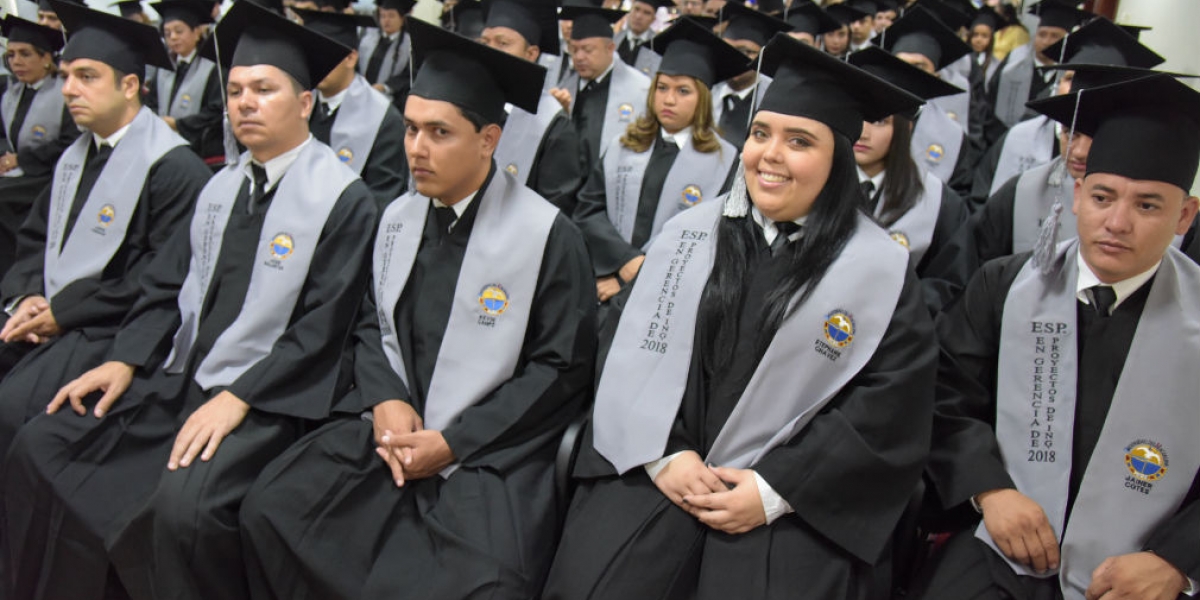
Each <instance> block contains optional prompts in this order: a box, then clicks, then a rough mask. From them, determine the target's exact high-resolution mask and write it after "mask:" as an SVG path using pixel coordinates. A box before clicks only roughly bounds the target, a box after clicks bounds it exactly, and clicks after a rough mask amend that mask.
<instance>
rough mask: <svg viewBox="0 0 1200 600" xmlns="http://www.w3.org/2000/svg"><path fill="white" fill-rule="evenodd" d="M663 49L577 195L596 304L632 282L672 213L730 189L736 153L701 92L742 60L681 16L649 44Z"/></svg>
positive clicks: (738, 69) (742, 66)
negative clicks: (639, 97)
mask: <svg viewBox="0 0 1200 600" xmlns="http://www.w3.org/2000/svg"><path fill="white" fill-rule="evenodd" d="M652 44H653V46H654V48H656V49H658V50H660V51H661V52H662V53H663V59H662V62H661V63H659V66H658V72H657V73H656V74H655V76H654V85H653V87H652V88H651V90H650V93H649V94H648V95H647V97H646V112H645V113H644V114H642V115H641V116H640V117H638V119H637V121H636V122H634V123H632V124H630V125H629V127H628V129H626V131H625V135H623V136H621V137H620V138H618V139H614V140H613V141H612V142H611V143H610V144H609V145H608V147H607V148H606V149H605V151H604V152H603V154H602V156H601V158H600V161H599V162H598V163H597V164H596V167H595V168H594V169H593V170H592V173H591V175H590V176H589V177H588V180H587V183H585V184H584V187H583V189H582V190H580V192H579V205H578V206H577V207H576V208H575V222H576V223H578V224H579V228H580V229H581V230H582V231H583V235H584V238H585V239H586V240H587V244H588V251H589V252H590V254H591V257H592V270H593V273H594V274H595V276H596V292H597V295H598V296H599V298H600V301H601V302H604V301H607V300H608V299H609V298H611V297H613V296H614V295H616V294H617V293H618V292H620V291H621V286H622V285H624V284H625V283H628V282H630V281H633V278H634V277H636V276H637V273H638V269H639V268H640V267H641V265H642V260H644V258H645V255H644V254H643V253H644V251H645V250H644V249H645V248H646V247H647V245H648V244H649V243H650V241H651V240H653V239H654V238H655V236H657V235H658V232H659V231H660V230H661V229H662V227H663V223H666V222H667V221H668V220H669V219H670V218H671V217H673V216H675V215H677V214H679V213H680V212H682V211H684V210H687V209H689V208H691V207H693V206H696V205H697V204H700V203H701V202H703V201H704V200H705V198H709V199H712V198H716V197H717V196H718V195H719V194H721V193H722V192H724V191H725V190H728V189H729V186H730V184H731V180H732V178H733V175H734V173H735V167H736V165H737V158H738V151H737V148H734V147H733V145H732V144H730V143H729V142H727V141H725V140H724V139H722V138H721V136H720V135H719V134H718V133H717V131H716V128H715V127H714V123H713V118H712V102H711V100H710V97H709V89H710V88H711V87H712V85H713V84H714V83H716V82H718V81H722V80H724V79H727V78H729V77H733V76H735V75H738V74H739V73H742V72H743V71H745V70H746V57H745V56H743V55H742V53H740V52H738V51H737V50H735V49H734V48H733V47H732V46H730V45H729V44H726V43H725V42H724V41H723V40H721V38H718V37H717V36H716V35H714V34H713V33H711V32H709V31H708V30H707V29H705V28H704V27H702V26H700V25H698V24H696V22H694V21H692V20H691V19H689V18H684V19H680V20H679V21H677V22H676V23H675V24H674V25H672V26H671V28H670V29H667V30H666V31H664V32H662V33H660V34H658V36H656V37H655V39H654V41H653V42H652Z"/></svg>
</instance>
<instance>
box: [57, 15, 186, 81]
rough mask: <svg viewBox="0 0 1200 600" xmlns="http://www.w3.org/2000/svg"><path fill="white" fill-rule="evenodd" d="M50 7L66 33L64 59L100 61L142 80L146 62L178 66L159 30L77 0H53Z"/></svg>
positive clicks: (167, 66) (158, 65)
mask: <svg viewBox="0 0 1200 600" xmlns="http://www.w3.org/2000/svg"><path fill="white" fill-rule="evenodd" d="M50 6H51V8H52V9H53V10H54V13H55V14H57V15H58V18H59V20H61V21H62V24H63V30H64V31H66V32H67V44H66V46H65V47H64V48H63V51H62V60H64V61H72V60H76V59H80V58H87V59H91V60H98V61H100V62H102V63H104V64H106V65H108V66H110V67H112V68H114V69H116V70H118V71H120V72H122V73H125V74H129V75H137V76H138V78H139V79H143V80H144V79H145V76H146V65H154V66H156V67H161V68H164V69H168V70H174V69H175V66H174V65H173V64H172V63H171V57H170V56H169V55H168V54H167V47H166V46H165V45H163V41H162V37H161V36H159V34H158V30H157V29H155V28H153V27H151V26H149V25H144V24H142V23H139V22H137V21H132V20H130V19H126V18H124V17H121V16H118V15H114V14H109V13H106V12H103V11H99V10H92V9H90V8H87V7H85V6H80V5H78V4H75V3H74V2H63V1H62V0H50Z"/></svg>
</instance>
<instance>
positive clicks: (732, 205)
mask: <svg viewBox="0 0 1200 600" xmlns="http://www.w3.org/2000/svg"><path fill="white" fill-rule="evenodd" d="M749 213H750V199H749V195H748V194H747V193H746V165H745V163H743V162H742V161H741V160H738V169H737V174H735V175H734V176H733V189H731V190H729V195H728V196H726V197H725V210H724V211H723V212H722V213H721V214H722V215H724V216H726V217H731V218H735V219H736V218H741V217H744V216H746V215H747V214H749Z"/></svg>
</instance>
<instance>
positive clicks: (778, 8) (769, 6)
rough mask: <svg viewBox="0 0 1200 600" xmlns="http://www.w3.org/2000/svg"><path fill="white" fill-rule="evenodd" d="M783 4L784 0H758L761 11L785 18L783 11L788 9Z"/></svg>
mask: <svg viewBox="0 0 1200 600" xmlns="http://www.w3.org/2000/svg"><path fill="white" fill-rule="evenodd" d="M786 8H787V7H785V6H784V5H783V0H758V10H759V12H762V13H766V14H768V15H771V16H774V17H780V18H783V11H784V10H785V9H786Z"/></svg>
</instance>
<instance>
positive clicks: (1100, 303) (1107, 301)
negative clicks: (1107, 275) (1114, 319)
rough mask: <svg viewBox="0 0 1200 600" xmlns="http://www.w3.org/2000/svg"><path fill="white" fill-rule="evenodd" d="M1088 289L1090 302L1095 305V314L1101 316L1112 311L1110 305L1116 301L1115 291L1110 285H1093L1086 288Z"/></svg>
mask: <svg viewBox="0 0 1200 600" xmlns="http://www.w3.org/2000/svg"><path fill="white" fill-rule="evenodd" d="M1088 291H1090V292H1091V293H1092V304H1093V305H1094V306H1095V307H1096V314H1098V315H1100V317H1102V318H1103V317H1107V316H1108V315H1109V314H1111V313H1112V307H1113V305H1114V304H1116V303H1117V292H1116V291H1115V290H1113V289H1112V286H1111V285H1094V286H1092V287H1090V288H1088Z"/></svg>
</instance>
